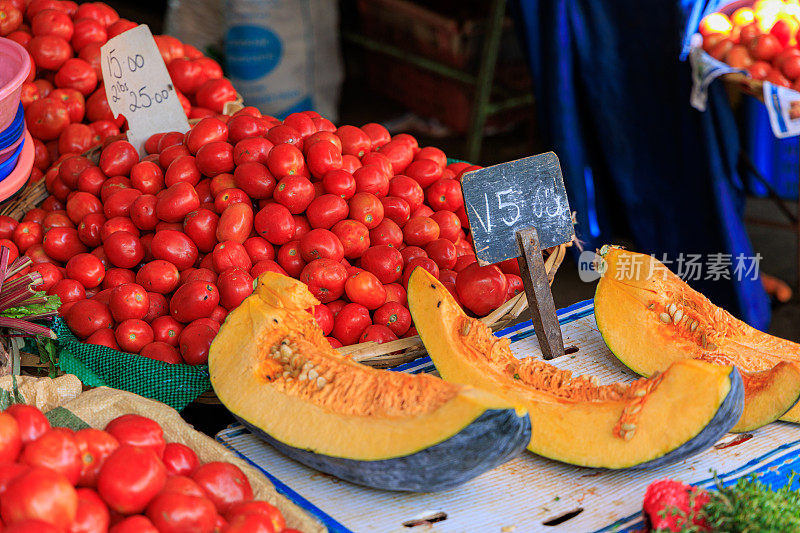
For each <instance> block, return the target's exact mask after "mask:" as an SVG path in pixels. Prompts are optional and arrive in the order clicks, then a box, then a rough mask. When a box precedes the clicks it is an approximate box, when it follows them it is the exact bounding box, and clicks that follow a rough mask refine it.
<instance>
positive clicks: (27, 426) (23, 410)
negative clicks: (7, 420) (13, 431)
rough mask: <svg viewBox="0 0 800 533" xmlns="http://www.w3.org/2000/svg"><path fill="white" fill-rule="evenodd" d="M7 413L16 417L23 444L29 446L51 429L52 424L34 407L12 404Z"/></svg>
mask: <svg viewBox="0 0 800 533" xmlns="http://www.w3.org/2000/svg"><path fill="white" fill-rule="evenodd" d="M5 413H7V414H9V415H11V416H13V417H14V419H15V420H16V421H17V424H19V435H20V438H21V439H22V444H28V443H30V442H33V441H35V440H36V439H38V438H39V437H41V436H42V435H44V434H45V433H46V432H47V431H48V430H49V429H50V422H49V421H48V420H47V417H46V416H44V415H43V414H42V412H41V411H40V410H39V409H37V408H36V407H33V406H32V405H25V404H18V403H15V404H11V405H9V406H8V407H7V408H6V410H5Z"/></svg>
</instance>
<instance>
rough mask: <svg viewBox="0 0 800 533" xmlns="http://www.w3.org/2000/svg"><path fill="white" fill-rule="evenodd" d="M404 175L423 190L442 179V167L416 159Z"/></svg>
mask: <svg viewBox="0 0 800 533" xmlns="http://www.w3.org/2000/svg"><path fill="white" fill-rule="evenodd" d="M405 174H406V175H407V176H408V177H410V178H411V179H413V180H414V181H416V182H417V183H418V184H419V186H420V187H422V188H423V189H425V188H426V187H429V186H430V185H432V184H433V183H435V182H436V181H438V180H439V179H440V178H441V177H442V167H440V166H439V164H438V163H436V162H435V161H432V160H430V159H418V160H416V161H414V162H412V163H411V164H410V165H408V168H406V170H405Z"/></svg>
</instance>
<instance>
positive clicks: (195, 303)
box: [169, 281, 219, 324]
mask: <svg viewBox="0 0 800 533" xmlns="http://www.w3.org/2000/svg"><path fill="white" fill-rule="evenodd" d="M217 304H219V290H217V287H216V286H215V285H213V284H211V283H208V282H204V281H191V282H189V283H185V284H183V285H181V286H180V287H178V290H176V291H175V294H174V295H173V296H172V299H171V300H170V302H169V306H170V316H172V317H173V318H174V319H175V320H177V321H178V322H183V323H184V324H188V323H189V322H191V321H193V320H195V319H198V318H204V317H207V316H209V315H210V314H211V312H212V311H213V310H214V308H215V307H216V306H217Z"/></svg>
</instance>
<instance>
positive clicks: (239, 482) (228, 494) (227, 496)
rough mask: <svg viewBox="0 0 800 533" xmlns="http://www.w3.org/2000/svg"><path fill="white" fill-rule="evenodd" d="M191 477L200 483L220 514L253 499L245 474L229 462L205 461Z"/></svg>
mask: <svg viewBox="0 0 800 533" xmlns="http://www.w3.org/2000/svg"><path fill="white" fill-rule="evenodd" d="M191 478H192V479H193V480H194V481H195V482H197V484H198V485H200V488H202V489H203V491H204V492H205V493H206V495H207V496H208V498H209V499H210V500H211V501H212V502H213V503H214V506H215V507H216V508H217V510H218V511H219V512H220V514H223V515H224V514H225V513H227V512H228V510H229V509H230V508H231V507H232V506H234V505H236V504H239V503H243V502H247V501H250V500H252V499H253V490H252V488H251V487H250V482H249V481H248V479H247V476H245V475H244V473H243V472H242V471H241V470H240V469H239V467H237V466H236V465H233V464H231V463H223V462H219V461H214V462H210V463H206V464H204V465H202V466H200V467H199V468H198V469H196V470H195V471H194V472H193V473H192V475H191Z"/></svg>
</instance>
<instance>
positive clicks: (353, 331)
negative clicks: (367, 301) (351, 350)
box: [333, 303, 372, 346]
mask: <svg viewBox="0 0 800 533" xmlns="http://www.w3.org/2000/svg"><path fill="white" fill-rule="evenodd" d="M371 324H372V320H371V319H370V316H369V310H368V309H367V308H366V307H364V306H363V305H361V304H357V303H350V304H347V305H345V306H344V307H342V309H341V311H339V313H338V314H337V315H336V317H335V318H334V323H333V336H334V337H336V338H337V339H338V340H339V341H341V343H342V344H343V345H345V346H349V345H351V344H356V343H357V342H358V339H359V337H361V333H362V332H363V331H364V329H366V327H367V326H369V325H371Z"/></svg>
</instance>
